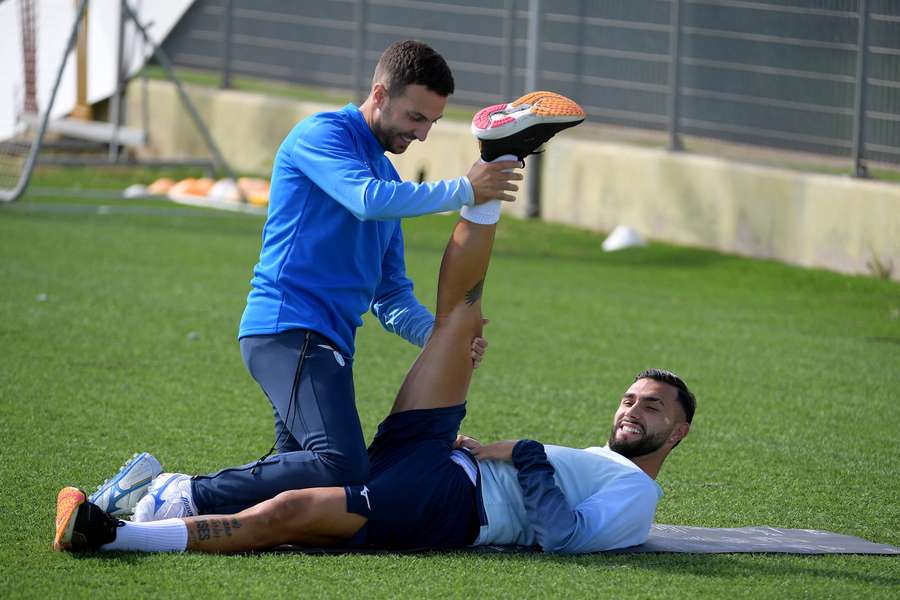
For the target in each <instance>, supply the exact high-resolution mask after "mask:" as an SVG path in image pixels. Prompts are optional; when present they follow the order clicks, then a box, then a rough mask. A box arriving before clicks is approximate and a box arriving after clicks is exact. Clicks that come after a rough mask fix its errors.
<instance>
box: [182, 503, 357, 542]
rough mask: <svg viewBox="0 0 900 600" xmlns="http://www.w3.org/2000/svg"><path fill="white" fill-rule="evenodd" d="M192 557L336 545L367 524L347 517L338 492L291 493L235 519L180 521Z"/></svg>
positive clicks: (216, 517)
mask: <svg viewBox="0 0 900 600" xmlns="http://www.w3.org/2000/svg"><path fill="white" fill-rule="evenodd" d="M183 521H184V522H185V524H186V525H187V529H188V546H187V549H188V550H189V551H192V552H211V553H224V552H248V551H253V550H265V549H268V548H274V547H275V546H280V545H282V544H298V545H302V546H307V547H327V546H335V545H338V544H340V543H342V542H344V541H346V540H348V539H350V538H352V537H353V535H354V534H355V533H356V532H357V531H359V529H360V528H361V527H362V526H363V525H364V524H365V523H366V518H365V517H363V516H361V515H358V514H354V513H348V512H347V496H346V494H345V493H344V488H342V487H331V488H311V489H306V490H292V491H289V492H283V493H281V494H278V495H277V496H275V497H274V498H272V499H271V500H266V501H265V502H260V503H259V504H257V505H255V506H252V507H251V508H248V509H246V510H243V511H241V512H239V513H237V514H234V515H204V516H201V517H189V518H186V519H183Z"/></svg>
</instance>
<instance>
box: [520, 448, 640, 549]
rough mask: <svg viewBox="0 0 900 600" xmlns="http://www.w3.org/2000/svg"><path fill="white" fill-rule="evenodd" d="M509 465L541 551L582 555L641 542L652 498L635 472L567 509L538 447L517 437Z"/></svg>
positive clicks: (551, 466) (566, 503)
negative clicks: (517, 480) (511, 467)
mask: <svg viewBox="0 0 900 600" xmlns="http://www.w3.org/2000/svg"><path fill="white" fill-rule="evenodd" d="M513 464H514V465H515V467H516V469H518V474H517V477H518V479H519V485H520V486H521V487H522V496H523V499H524V503H525V511H526V514H527V515H528V520H529V522H530V523H531V526H532V527H533V528H534V531H535V536H536V537H537V541H538V543H539V544H540V545H541V548H543V550H544V552H551V553H560V554H582V553H586V552H600V551H603V550H610V549H613V548H625V547H628V546H634V545H637V544H641V543H643V542H644V541H646V538H647V535H648V534H649V532H650V525H651V524H652V523H653V517H654V515H655V514H656V502H657V500H658V496H657V493H656V491H655V490H654V489H653V486H652V484H651V483H649V482H647V481H646V480H645V478H644V477H643V476H642V475H641V474H640V473H634V475H625V476H622V477H619V478H618V479H615V480H614V481H612V482H611V483H610V484H609V485H607V486H605V487H604V488H603V490H601V491H599V492H597V493H596V494H594V495H593V496H590V497H589V498H587V499H586V500H584V501H583V502H581V503H580V504H579V505H578V506H575V507H571V506H570V505H569V502H568V500H567V499H566V497H565V495H564V494H563V492H562V490H560V489H559V486H557V485H556V481H555V480H554V478H553V474H554V469H553V465H551V464H550V461H548V460H547V455H546V453H545V451H544V447H543V445H541V444H539V443H538V442H535V441H533V440H521V441H520V442H519V443H517V444H516V446H515V449H514V450H513Z"/></svg>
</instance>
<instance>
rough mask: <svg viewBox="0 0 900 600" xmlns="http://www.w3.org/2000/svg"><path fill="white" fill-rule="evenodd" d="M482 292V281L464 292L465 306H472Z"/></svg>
mask: <svg viewBox="0 0 900 600" xmlns="http://www.w3.org/2000/svg"><path fill="white" fill-rule="evenodd" d="M483 290H484V279H482V280H481V281H479V282H478V283H476V284H475V286H474V287H473V288H472V289H471V290H469V291H468V292H466V304H468V305H469V306H472V305H473V304H475V303H476V302H478V300H479V299H480V298H481V293H482V291H483Z"/></svg>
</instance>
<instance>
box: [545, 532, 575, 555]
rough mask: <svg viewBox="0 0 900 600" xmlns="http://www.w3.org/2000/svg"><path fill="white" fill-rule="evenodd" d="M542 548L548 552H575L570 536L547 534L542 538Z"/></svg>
mask: <svg viewBox="0 0 900 600" xmlns="http://www.w3.org/2000/svg"><path fill="white" fill-rule="evenodd" d="M541 549H542V550H543V551H544V552H545V553H547V554H573V552H572V550H571V549H569V537H568V536H566V537H563V536H545V537H544V539H542V540H541Z"/></svg>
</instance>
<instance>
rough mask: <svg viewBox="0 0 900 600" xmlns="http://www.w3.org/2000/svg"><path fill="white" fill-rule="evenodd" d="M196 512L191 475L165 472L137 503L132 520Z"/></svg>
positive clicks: (157, 518)
mask: <svg viewBox="0 0 900 600" xmlns="http://www.w3.org/2000/svg"><path fill="white" fill-rule="evenodd" d="M196 514H197V506H196V505H195V504H194V497H193V494H192V493H191V478H190V476H188V475H183V474H181V473H163V474H161V475H159V476H157V477H156V479H154V480H153V483H151V484H150V489H149V490H147V495H146V496H144V497H143V498H141V500H140V502H138V503H137V506H136V507H135V508H134V516H133V517H132V518H131V520H132V521H137V522H139V523H140V522H145V521H159V520H161V519H180V518H183V517H193V516H195V515H196Z"/></svg>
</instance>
